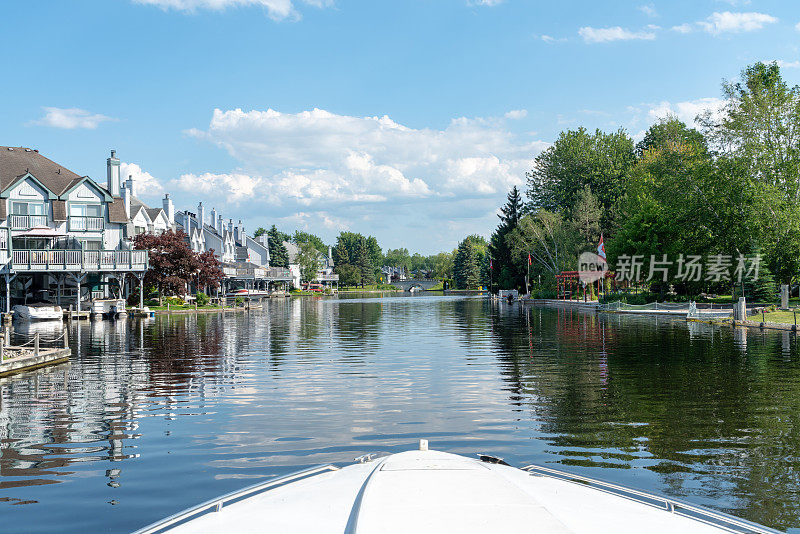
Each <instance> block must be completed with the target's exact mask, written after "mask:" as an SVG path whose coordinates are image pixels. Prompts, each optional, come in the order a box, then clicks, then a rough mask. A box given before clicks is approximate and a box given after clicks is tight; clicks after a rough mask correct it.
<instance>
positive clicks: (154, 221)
mask: <svg viewBox="0 0 800 534" xmlns="http://www.w3.org/2000/svg"><path fill="white" fill-rule="evenodd" d="M136 192H137V191H136V183H135V182H134V181H133V177H132V176H129V177H128V179H127V180H126V181H125V183H124V184H123V185H122V200H123V202H124V204H125V213H126V214H127V215H128V219H130V221H131V226H132V227H133V231H132V232H130V233H129V237H130V238H131V239H132V238H133V237H135V236H137V235H139V234H155V235H158V234H161V233H163V232H166V231H168V230H174V229H175V207H174V206H173V204H172V199H171V198H170V197H169V193H167V194H166V195H165V196H164V200H163V201H162V207H160V208H151V207H150V206H148V205H147V204H145V203H144V202H142V201H141V200H140V199H139V197H138V196H136Z"/></svg>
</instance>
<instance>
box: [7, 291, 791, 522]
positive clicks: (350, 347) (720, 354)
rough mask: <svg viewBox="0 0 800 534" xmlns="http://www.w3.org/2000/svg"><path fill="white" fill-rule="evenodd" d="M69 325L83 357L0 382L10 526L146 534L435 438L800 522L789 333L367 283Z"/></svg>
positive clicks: (451, 448)
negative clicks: (147, 529) (346, 291)
mask: <svg viewBox="0 0 800 534" xmlns="http://www.w3.org/2000/svg"><path fill="white" fill-rule="evenodd" d="M42 328H46V327H42ZM31 334H32V331H31V329H30V328H23V329H21V331H20V332H19V333H18V336H19V338H20V340H23V339H25V338H26V336H30V335H31ZM58 334H59V332H58V331H56V330H54V331H52V332H49V331H47V332H42V337H43V338H47V337H48V336H52V337H56V336H57V335H58ZM69 334H70V337H71V341H72V343H73V345H75V348H74V350H73V356H72V358H71V361H70V363H69V364H68V365H65V366H59V367H54V368H49V369H43V370H39V371H37V372H32V373H28V374H24V375H18V376H16V377H11V378H6V379H0V531H1V532H53V531H56V530H57V531H58V532H60V533H65V532H130V531H132V530H135V529H136V528H139V527H142V526H144V525H146V524H148V523H150V522H152V521H155V520H157V519H160V518H162V517H164V516H166V515H169V514H171V513H174V512H176V511H179V510H181V509H183V508H185V507H188V506H190V505H193V504H196V503H199V502H201V501H203V500H206V499H209V498H211V497H214V496H217V495H220V494H222V493H225V492H228V491H232V490H235V489H238V488H241V487H243V486H245V485H249V484H252V483H255V482H257V481H262V480H266V479H268V478H270V477H275V476H278V475H281V474H285V473H288V472H291V471H295V470H297V469H301V468H304V467H306V466H310V465H313V464H319V463H327V462H347V461H350V460H352V459H353V458H354V457H356V456H359V455H362V454H365V453H369V452H375V451H389V452H397V451H402V450H406V449H409V448H413V447H415V446H416V444H417V441H418V440H419V439H420V438H426V439H428V440H429V441H430V444H431V447H432V448H436V449H440V450H444V451H448V452H454V453H458V454H464V455H474V454H475V453H479V452H482V453H490V454H493V455H496V456H501V457H504V458H505V459H506V461H508V462H509V463H510V464H512V465H518V466H519V465H524V464H527V463H539V464H545V465H549V466H552V467H556V468H560V469H564V470H569V471H572V472H575V473H581V474H585V475H589V476H593V477H597V478H602V479H606V480H610V481H614V482H619V483H622V484H627V485H632V486H636V487H639V488H643V489H646V490H651V491H656V492H659V493H663V494H666V495H669V496H672V497H676V498H680V499H684V500H686V501H689V502H692V503H697V504H700V505H705V506H709V507H712V508H715V509H719V510H723V511H726V512H730V513H733V514H736V515H739V516H741V517H745V518H747V519H750V520H753V521H757V522H761V523H764V524H766V525H769V526H772V527H775V528H779V529H791V530H794V528H797V527H800V349H799V348H798V343H797V341H796V340H795V339H794V338H793V337H791V336H790V335H789V334H788V333H778V332H764V333H761V332H759V331H756V330H750V331H746V332H745V331H737V332H734V331H732V330H731V329H729V328H719V327H712V326H710V325H703V324H698V323H689V324H687V323H686V322H685V321H683V320H676V319H671V318H655V317H637V316H629V315H595V314H592V313H583V312H577V311H569V310H567V311H565V310H555V309H543V308H523V307H521V306H519V305H508V304H505V303H497V302H494V303H493V302H490V301H488V300H485V299H481V298H458V297H446V296H415V297H398V296H383V297H378V296H364V297H361V298H349V299H345V298H342V299H334V298H302V299H285V300H272V301H270V302H269V303H267V304H266V305H265V306H264V307H263V308H258V309H253V310H251V311H249V312H238V313H228V314H226V315H220V314H200V315H173V316H158V317H156V318H153V319H129V320H127V321H117V322H109V321H97V322H91V323H88V322H86V323H83V324H81V325H80V326H77V325H75V324H73V325H72V326H71V327H70V328H69ZM799 531H800V530H799Z"/></svg>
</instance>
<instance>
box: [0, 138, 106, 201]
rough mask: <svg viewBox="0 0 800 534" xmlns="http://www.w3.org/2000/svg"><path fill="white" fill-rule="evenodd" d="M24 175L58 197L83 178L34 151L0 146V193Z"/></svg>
mask: <svg viewBox="0 0 800 534" xmlns="http://www.w3.org/2000/svg"><path fill="white" fill-rule="evenodd" d="M26 174H31V175H32V176H34V177H35V178H36V179H37V180H38V181H39V182H41V183H42V185H44V186H45V187H46V188H47V189H49V190H50V191H52V192H53V193H55V194H56V195H59V196H60V195H63V194H64V192H65V191H67V190H69V189H70V188H71V187H74V186H75V185H77V184H78V183H80V182H82V181H83V180H84V177H83V176H80V175H78V174H76V173H74V172H72V171H71V170H69V169H67V168H65V167H63V166H61V165H59V164H58V163H56V162H54V161H52V160H50V159H48V158H46V157H44V156H42V155H41V154H39V152H38V151H36V150H33V149H30V148H25V147H21V146H20V147H8V146H0V191H5V190H6V189H8V187H9V186H11V185H12V184H13V183H14V182H16V181H17V179H19V178H20V177H22V176H25V175H26ZM94 185H97V187H99V188H100V189H101V190H102V191H104V192H105V193H108V191H107V190H106V188H105V187H103V186H101V185H99V184H97V182H95V184H94Z"/></svg>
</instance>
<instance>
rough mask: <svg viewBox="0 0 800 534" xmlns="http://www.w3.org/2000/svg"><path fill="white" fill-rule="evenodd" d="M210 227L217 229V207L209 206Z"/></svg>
mask: <svg viewBox="0 0 800 534" xmlns="http://www.w3.org/2000/svg"><path fill="white" fill-rule="evenodd" d="M211 228H213V229H214V230H216V229H217V208H211Z"/></svg>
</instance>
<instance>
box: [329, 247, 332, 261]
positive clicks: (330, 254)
mask: <svg viewBox="0 0 800 534" xmlns="http://www.w3.org/2000/svg"><path fill="white" fill-rule="evenodd" d="M328 259H329V260H331V261H333V249H332V248H331V247H330V246H329V247H328Z"/></svg>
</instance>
